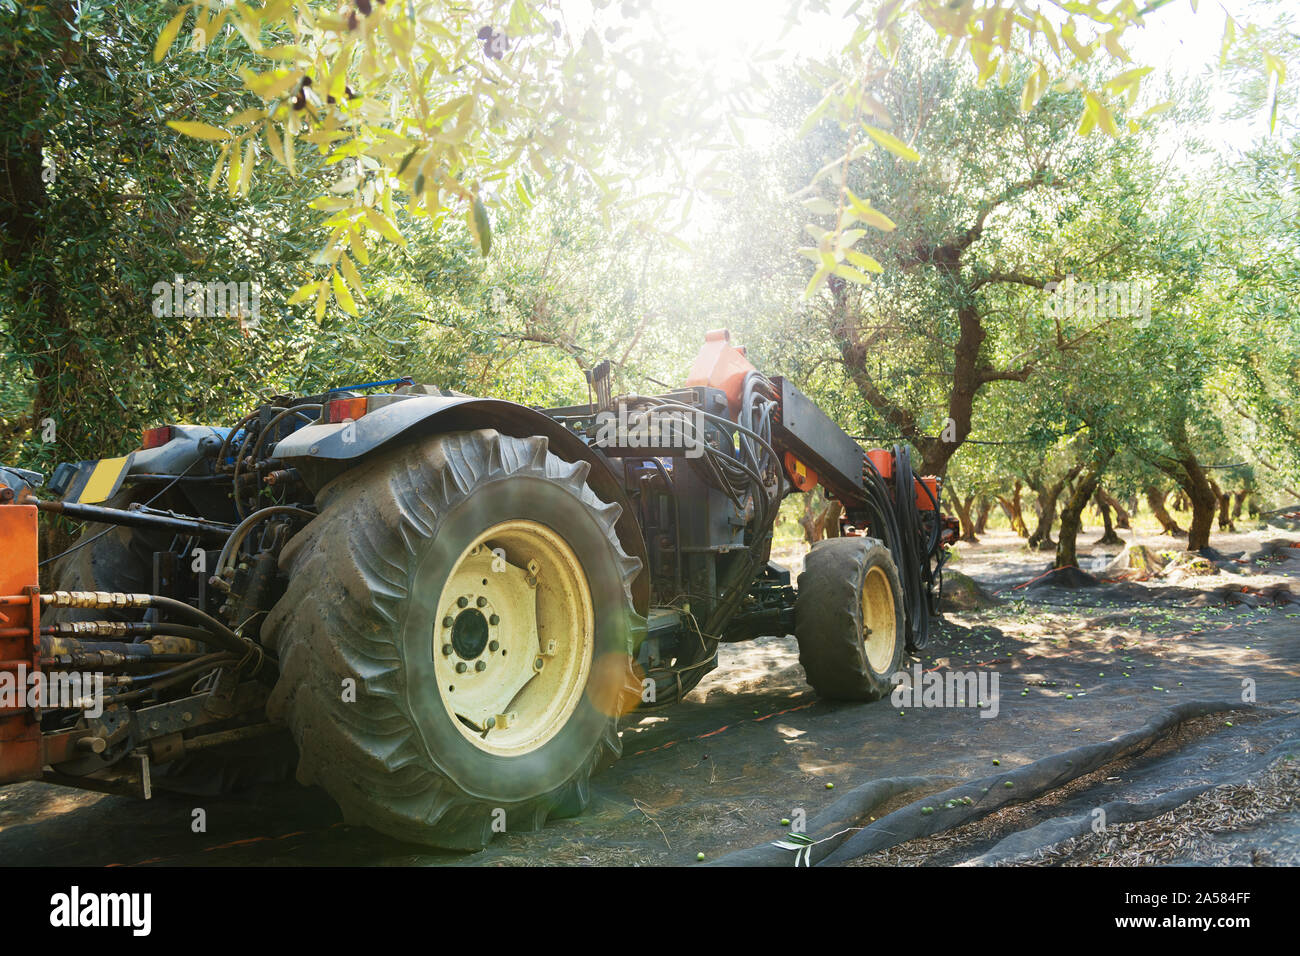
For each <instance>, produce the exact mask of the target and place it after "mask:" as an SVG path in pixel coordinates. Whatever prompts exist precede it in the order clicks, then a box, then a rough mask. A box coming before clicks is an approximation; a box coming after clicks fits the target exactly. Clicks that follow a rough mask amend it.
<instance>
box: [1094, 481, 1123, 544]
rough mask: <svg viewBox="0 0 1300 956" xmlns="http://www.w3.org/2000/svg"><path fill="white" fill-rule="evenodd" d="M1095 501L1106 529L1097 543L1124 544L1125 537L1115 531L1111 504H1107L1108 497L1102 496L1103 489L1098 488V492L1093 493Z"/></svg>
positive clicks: (1103, 526)
mask: <svg viewBox="0 0 1300 956" xmlns="http://www.w3.org/2000/svg"><path fill="white" fill-rule="evenodd" d="M1093 501H1094V502H1095V503H1096V505H1097V510H1098V511H1100V512H1101V524H1102V528H1103V529H1104V530H1103V531H1102V535H1101V538H1100V539H1099V540H1098V541H1097V543H1098V544H1123V543H1124V539H1123V538H1121V537H1120V536H1119V535H1117V534H1116V533H1115V526H1114V525H1113V524H1111V521H1110V506H1109V505H1108V504H1106V499H1105V498H1104V497H1102V490H1101V489H1100V488H1098V489H1097V493H1096V494H1095V495H1093Z"/></svg>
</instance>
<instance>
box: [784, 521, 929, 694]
mask: <svg viewBox="0 0 1300 956" xmlns="http://www.w3.org/2000/svg"><path fill="white" fill-rule="evenodd" d="M795 637H796V638H797V639H798V641H799V663H800V664H802V665H803V669H804V672H805V674H807V677H808V683H809V684H811V685H812V687H813V689H814V690H816V691H817V693H818V694H820V695H821V696H823V697H829V698H832V699H837V700H879V699H880V698H881V697H884V696H886V695H887V694H888V693H889V692H890V690H891V689H892V684H891V683H890V677H891V675H893V674H894V673H895V672H896V671H897V670H898V669H899V667H900V666H901V664H902V661H903V653H904V647H905V645H906V640H907V635H906V614H905V612H904V608H903V587H902V583H901V582H900V580H899V576H898V569H897V568H896V567H895V566H894V559H893V557H892V556H891V555H890V553H889V548H887V547H886V546H885V544H884V542H882V541H878V540H877V539H875V538H865V537H850V538H828V539H826V540H823V541H818V542H817V543H816V544H814V545H813V546H812V550H811V551H809V552H808V557H807V560H806V562H805V564H804V571H803V573H802V574H800V575H799V593H798V596H797V598H796V600H795Z"/></svg>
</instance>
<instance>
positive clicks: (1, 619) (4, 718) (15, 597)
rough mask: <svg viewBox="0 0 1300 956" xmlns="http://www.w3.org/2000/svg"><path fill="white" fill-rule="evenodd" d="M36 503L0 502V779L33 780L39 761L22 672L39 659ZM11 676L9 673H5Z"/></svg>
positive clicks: (32, 713)
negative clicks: (1, 693)
mask: <svg viewBox="0 0 1300 956" xmlns="http://www.w3.org/2000/svg"><path fill="white" fill-rule="evenodd" d="M36 560H37V538H36V507H35V505H0V679H3V680H4V682H5V683H6V684H8V683H9V682H10V681H12V682H13V684H12V685H11V687H10V688H6V693H5V696H9V692H10V691H16V692H17V694H18V699H17V700H16V701H9V700H4V699H3V698H0V783H12V782H13V781H15V780H32V779H35V778H37V777H39V776H40V775H41V768H42V764H43V763H44V759H43V754H42V750H41V727H40V722H39V716H38V714H37V712H36V711H35V710H33V709H31V708H28V707H25V706H6V705H7V704H10V703H18V704H23V703H25V702H26V695H27V690H28V685H27V682H26V678H27V675H30V674H32V673H35V671H36V669H37V668H38V667H39V659H40V608H41V604H40V588H39V581H38V578H37V570H36ZM5 675H12V676H5Z"/></svg>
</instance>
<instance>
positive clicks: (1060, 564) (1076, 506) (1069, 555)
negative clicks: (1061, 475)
mask: <svg viewBox="0 0 1300 956" xmlns="http://www.w3.org/2000/svg"><path fill="white" fill-rule="evenodd" d="M1111 454H1113V453H1107V454H1103V455H1102V457H1101V459H1100V460H1099V461H1097V462H1096V463H1094V464H1093V465H1092V467H1091V468H1089V469H1088V471H1087V472H1086V473H1085V474H1084V475H1083V477H1081V478H1080V479H1079V481H1078V484H1076V485H1075V486H1074V488H1073V489H1072V490H1071V491H1070V496H1069V497H1068V498H1067V499H1066V501H1065V507H1063V508H1062V509H1061V537H1060V540H1059V541H1058V542H1057V544H1056V561H1055V563H1054V564H1053V565H1052V566H1053V567H1056V568H1077V567H1078V566H1079V556H1078V553H1077V550H1076V545H1077V543H1078V539H1079V529H1080V528H1081V527H1083V521H1082V520H1081V518H1082V516H1083V509H1084V507H1085V506H1086V505H1087V504H1088V499H1089V498H1091V497H1092V496H1093V494H1094V493H1096V491H1097V484H1098V482H1100V481H1101V476H1102V473H1103V472H1104V471H1105V470H1106V466H1107V465H1108V464H1109V463H1110V459H1111Z"/></svg>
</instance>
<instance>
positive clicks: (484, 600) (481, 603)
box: [474, 597, 487, 607]
mask: <svg viewBox="0 0 1300 956" xmlns="http://www.w3.org/2000/svg"><path fill="white" fill-rule="evenodd" d="M474 603H475V604H477V605H478V606H479V607H487V598H485V597H481V598H479V599H478V600H477V601H475V602H474Z"/></svg>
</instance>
